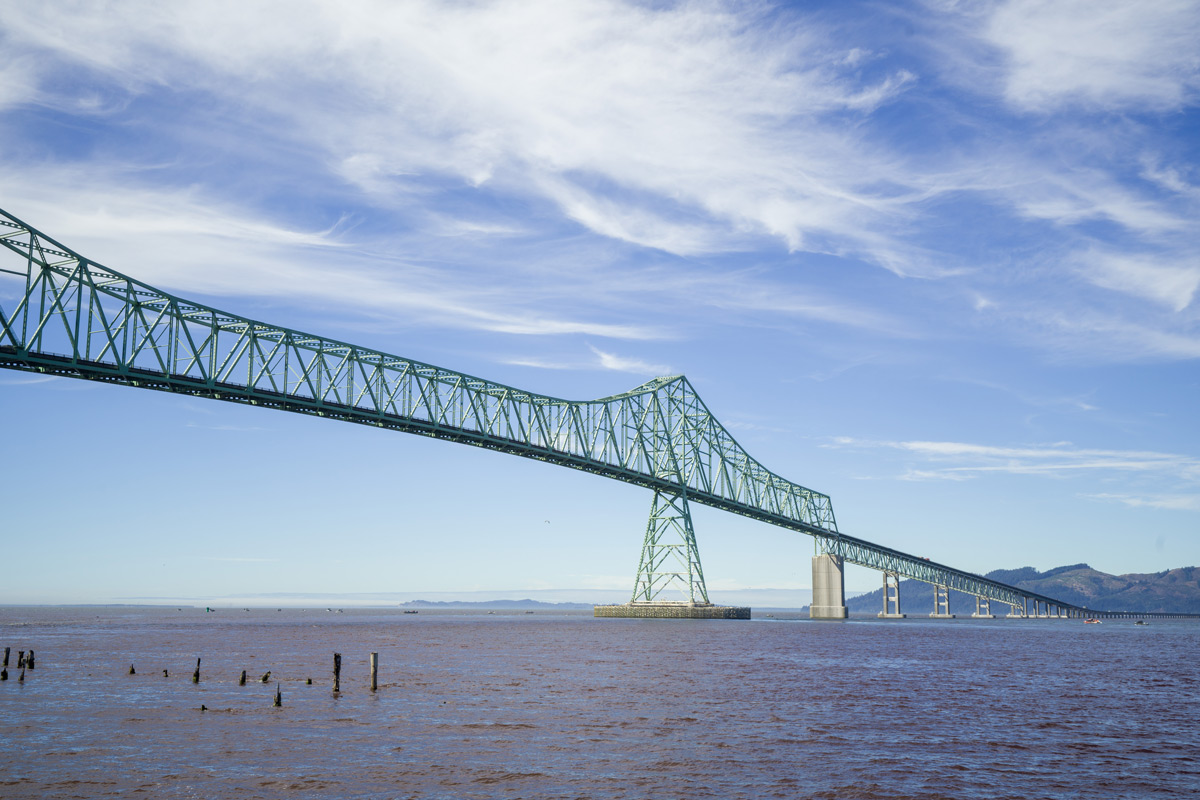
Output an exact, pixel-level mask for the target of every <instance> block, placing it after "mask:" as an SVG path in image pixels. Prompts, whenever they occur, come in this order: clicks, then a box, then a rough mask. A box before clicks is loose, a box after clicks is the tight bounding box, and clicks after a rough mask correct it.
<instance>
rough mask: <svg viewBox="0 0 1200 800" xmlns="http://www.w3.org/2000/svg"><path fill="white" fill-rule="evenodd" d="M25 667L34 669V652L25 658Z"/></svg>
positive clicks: (30, 652)
mask: <svg viewBox="0 0 1200 800" xmlns="http://www.w3.org/2000/svg"><path fill="white" fill-rule="evenodd" d="M25 666H27V667H29V668H30V669H33V651H32V650H30V651H29V655H27V656H25Z"/></svg>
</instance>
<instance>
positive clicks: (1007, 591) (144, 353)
mask: <svg viewBox="0 0 1200 800" xmlns="http://www.w3.org/2000/svg"><path fill="white" fill-rule="evenodd" d="M0 245H3V247H4V249H3V250H2V251H0V253H5V254H7V255H8V261H6V262H2V265H0V367H3V368H7V369H15V370H25V371H32V372H38V373H42V374H47V375H56V376H64V377H71V378H81V379H86V380H94V381H101V382H106V383H113V384H119V385H123V386H132V387H137V388H142V389H154V390H158V391H164V392H172V393H175V394H184V395H189V396H192V397H203V398H209V399H213V400H224V401H227V402H234V403H244V404H249V405H256V406H263V407H266V408H272V409H277V410H281V411H290V412H294V413H299V414H308V415H312V416H317V417H326V418H329V419H335V420H341V421H344V422H354V423H357V424H360V425H370V426H373V427H377V428H384V429H388V430H393V431H401V432H404V433H413V434H419V435H422V436H431V437H434V438H438V439H444V440H446V441H451V442H458V443H460V444H468V445H474V446H476V447H484V448H488V449H490V450H498V451H500V452H503V453H508V454H510V455H515V456H521V457H524V458H530V459H535V460H539V461H545V462H548V463H550V464H556V465H558V466H562V467H569V468H572V469H577V470H583V471H585V472H591V473H595V474H597V475H603V476H605V477H608V478H612V479H615V480H620V481H625V482H627V483H632V484H635V485H638V486H642V487H645V488H646V489H649V490H651V491H652V492H653V498H652V500H651V506H650V515H649V522H648V523H647V526H646V532H645V536H644V538H643V543H642V550H641V557H640V560H639V564H638V570H637V574H636V577H635V580H634V588H633V592H632V595H631V600H630V603H628V604H625V606H618V607H598V609H597V614H598V615H602V613H611V614H614V615H616V614H620V615H628V614H633V615H646V616H663V615H666V616H722V615H724V616H729V615H730V614H729V613H728V612H727V610H724V609H725V607H720V606H714V605H713V604H712V603H711V602H710V601H709V597H708V591H707V588H706V587H705V582H704V573H703V570H702V568H701V564H700V555H699V552H698V550H697V547H696V537H695V532H694V530H693V527H692V521H691V512H690V505H691V504H692V503H699V504H701V505H706V506H711V507H713V508H718V509H722V510H724V511H729V512H732V513H734V514H740V515H742V516H746V517H750V518H751V519H755V520H759V521H761V522H765V523H768V524H771V525H776V526H779V527H781V528H786V529H788V530H792V531H796V532H798V533H803V534H806V535H808V536H811V537H812V538H813V540H814V543H815V551H816V553H815V555H814V558H813V603H812V606H811V616H813V617H815V618H831V619H836V618H843V617H845V616H846V615H847V612H846V605H845V589H844V580H843V569H844V565H845V564H846V563H851V564H858V565H861V566H865V567H870V568H873V569H876V570H879V571H880V572H881V573H882V574H883V585H884V602H883V611H882V612H881V614H880V616H886V617H899V616H903V615H902V614H901V613H900V599H899V581H900V579H901V578H915V579H917V580H921V581H925V582H927V583H931V584H933V585H934V586H935V587H937V591H936V592H935V597H936V598H937V599H936V604H935V605H936V607H935V609H934V613H933V614H931V616H946V617H948V616H951V615H950V611H949V603H948V600H947V598H948V596H949V595H948V592H949V590H950V589H956V590H958V591H961V592H965V593H967V594H970V595H974V596H975V597H976V609H975V613H974V614H973V616H979V617H991V616H993V615H992V613H991V603H992V602H993V601H994V602H996V603H998V604H1000V605H1002V606H1008V607H1009V609H1011V611H1010V616H1013V615H1015V616H1020V617H1081V616H1107V615H1108V614H1109V613H1114V614H1115V612H1098V611H1094V610H1088V609H1085V608H1082V607H1079V606H1074V605H1071V604H1068V603H1063V602H1059V601H1057V600H1055V599H1053V598H1050V597H1046V596H1043V595H1039V594H1036V593H1033V592H1029V591H1026V590H1023V589H1020V588H1017V587H1015V586H1009V585H1006V584H1003V583H1000V582H997V581H993V580H989V579H987V578H984V577H982V576H980V575H976V574H973V573H971V572H967V571H964V570H959V569H955V568H953V567H950V566H947V565H945V564H939V563H936V562H932V561H930V560H928V559H925V558H921V557H917V556H913V555H909V554H907V553H903V552H900V551H898V550H894V549H891V548H888V547H884V546H881V545H878V544H873V543H871V542H868V541H866V540H864V539H859V538H855V537H853V536H849V535H846V534H844V533H842V532H840V531H839V530H838V527H837V522H836V520H835V519H834V514H833V506H832V503H831V501H830V498H829V497H828V496H826V495H824V494H821V493H819V492H816V491H813V490H812V489H808V488H805V487H804V486H801V485H799V484H797V483H793V482H792V481H789V480H786V479H785V478H783V477H781V476H779V475H777V474H776V473H774V472H771V471H770V470H768V469H767V468H766V467H764V466H763V465H762V464H760V463H759V462H758V461H756V460H755V459H753V458H752V457H751V456H750V455H749V454H748V453H747V452H746V451H745V450H744V449H743V448H742V447H741V446H740V445H739V444H738V443H737V441H735V440H734V438H733V437H732V436H731V435H730V434H729V432H728V431H727V430H726V429H725V428H724V426H722V425H721V424H720V422H718V421H717V419H716V418H715V417H714V416H713V415H712V413H711V412H710V411H709V410H708V408H707V406H705V404H704V402H703V401H702V400H701V399H700V397H699V395H698V394H697V393H696V391H695V389H694V388H693V387H692V385H691V384H690V383H689V382H688V380H687V378H686V377H684V376H682V375H675V376H671V377H661V378H655V379H653V380H651V381H648V382H646V383H644V384H642V385H641V386H638V387H636V388H634V389H631V390H630V391H627V392H624V393H621V394H616V395H613V396H611V397H604V398H601V399H598V400H584V401H575V400H563V399H560V398H555V397H549V396H546V395H540V394H535V393H533V392H528V391H524V390H521V389H516V388H513V387H510V386H504V385H502V384H498V383H495V382H492V381H488V380H485V379H482V378H477V377H473V376H470V375H465V374H463V373H460V372H455V371H453V370H448V369H444V368H442V367H437V366H433V365H431V364H424V363H421V362H419V361H414V360H412V359H408V358H403V357H400V356H395V355H389V354H387V353H382V352H379V351H376V350H371V349H369V348H365V347H360V346H358V345H353V344H348V343H345V342H340V341H335V340H333V339H328V338H325V337H322V336H317V335H313V334H308V333H303V332H300V331H295V330H291V329H288V328H283V327H279V326H277V325H270V324H267V323H264V322H260V321H257V320H252V319H248V318H246V317H241V316H238V315H236V314H231V313H228V312H225V311H220V310H218V309H215V308H211V307H209V306H206V305H203V304H200V303H194V302H191V301H189V300H186V299H183V298H180V297H176V296H174V295H171V294H168V293H166V292H163V291H160V290H158V289H155V288H154V287H152V286H149V285H147V284H145V283H142V282H140V281H137V280H135V279H133V278H130V277H127V276H126V275H123V274H121V273H119V272H116V271H115V270H112V269H109V268H107V267H104V266H101V265H100V264H97V263H96V262H94V261H91V260H89V259H87V258H85V257H83V256H81V255H79V254H78V253H76V252H75V251H73V250H71V249H70V248H68V247H67V246H65V245H63V244H61V243H59V242H58V241H56V240H55V239H52V238H51V237H49V236H47V235H46V234H44V233H42V232H41V231H38V230H36V229H35V228H33V227H31V226H29V225H27V224H25V223H24V222H22V221H21V220H19V219H17V218H16V217H14V216H12V215H11V214H9V213H7V212H6V211H3V210H0ZM667 598H674V599H667ZM605 608H607V609H610V610H611V611H610V612H602V610H601V609H605ZM740 611H744V612H745V616H748V614H749V610H748V609H742V610H738V612H739V614H738V615H740Z"/></svg>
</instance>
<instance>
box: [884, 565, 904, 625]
mask: <svg viewBox="0 0 1200 800" xmlns="http://www.w3.org/2000/svg"><path fill="white" fill-rule="evenodd" d="M907 616H908V615H907V614H901V613H900V575H899V574H898V573H895V572H884V573H883V611H881V612H880V613H879V617H880V619H904V618H905V617H907Z"/></svg>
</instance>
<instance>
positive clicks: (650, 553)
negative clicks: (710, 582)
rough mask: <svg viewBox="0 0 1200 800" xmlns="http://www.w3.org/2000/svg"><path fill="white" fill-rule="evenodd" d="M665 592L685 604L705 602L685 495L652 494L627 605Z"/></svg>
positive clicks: (648, 599)
mask: <svg viewBox="0 0 1200 800" xmlns="http://www.w3.org/2000/svg"><path fill="white" fill-rule="evenodd" d="M668 589H674V590H675V591H678V592H679V593H680V594H682V595H683V596H684V597H686V598H687V600H688V602H689V603H693V604H695V603H704V604H707V603H708V602H709V601H708V589H707V588H706V587H705V585H704V570H703V569H702V568H701V567H700V551H699V549H698V548H697V547H696V532H695V530H694V529H693V528H692V514H691V511H690V510H689V509H688V501H687V493H686V492H679V493H678V494H676V493H670V492H663V491H656V492H655V493H654V501H653V502H652V503H651V504H650V521H649V522H647V523H646V538H645V540H644V541H643V542H642V557H641V559H640V560H639V562H638V574H637V577H636V578H635V579H634V585H633V597H632V598H631V600H630V602H632V603H653V602H655V601H656V600H657V599H658V598H659V597H660V596H661V595H662V593H663V592H664V591H666V590H668Z"/></svg>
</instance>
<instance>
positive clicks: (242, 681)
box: [2, 647, 379, 711]
mask: <svg viewBox="0 0 1200 800" xmlns="http://www.w3.org/2000/svg"><path fill="white" fill-rule="evenodd" d="M8 659H9V649H8V648H7V647H6V648H4V667H5V669H4V672H3V678H2V679H3V680H7V679H8V669H7V667H8ZM200 662H201V659H200V658H197V659H196V668H195V670H193V671H192V683H196V684H198V683H200ZM26 664H27V665H28V666H29V668H30V669H32V668H33V651H32V650H30V651H29V656H28V657H26V656H25V651H23V650H22V651H21V665H22V666H25V665H26ZM370 664H371V691H372V692H374V691H378V689H379V653H371V660H370ZM129 674H130V675H137V667H136V665H134V664H130V665H129ZM162 674H163V677H164V678H169V677H170V672H169V671H168V670H166V669H164V670H163V671H162ZM24 675H25V673H24V671H23V670H22V673H21V679H22V680H24ZM270 681H271V670H267V671H266V672H265V673H263V675H262V677H261V678H259V679H258V682H259V683H269V682H270ZM312 682H313V681H312V678H307V679H305V684H306V685H308V686H311V685H312ZM237 684H238V686H245V685H246V670H242V671H241V674H240V675H239V676H238V681H237ZM333 691H334V693H335V694H337V693H340V692H341V691H342V654H341V653H334V654H333ZM274 705H275V707H276V708H279V707H282V706H283V690H282V688H281V687H280V684H279V681H278V680H276V682H275V700H274ZM200 710H201V711H207V710H208V707H207V706H205V705H201V706H200Z"/></svg>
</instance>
